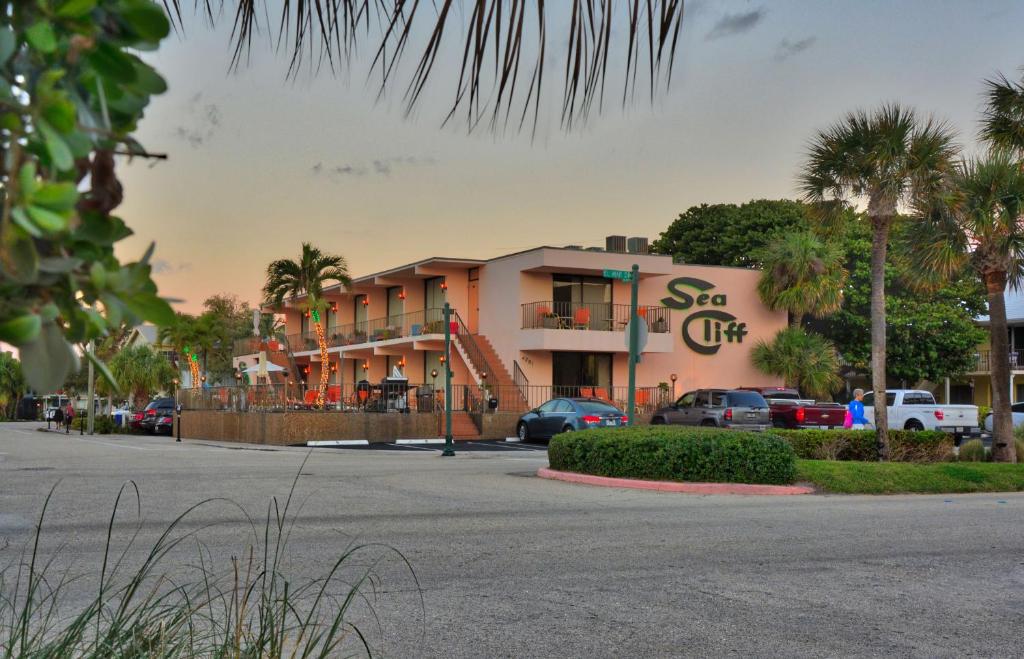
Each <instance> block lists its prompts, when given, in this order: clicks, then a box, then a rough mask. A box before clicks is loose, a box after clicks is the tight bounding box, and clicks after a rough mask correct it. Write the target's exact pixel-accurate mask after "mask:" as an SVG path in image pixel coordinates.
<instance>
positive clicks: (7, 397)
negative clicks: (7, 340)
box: [0, 352, 25, 419]
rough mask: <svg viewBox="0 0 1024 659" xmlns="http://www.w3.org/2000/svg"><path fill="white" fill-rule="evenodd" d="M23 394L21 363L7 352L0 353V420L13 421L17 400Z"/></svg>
mask: <svg viewBox="0 0 1024 659" xmlns="http://www.w3.org/2000/svg"><path fill="white" fill-rule="evenodd" d="M24 394H25V377H24V375H22V372H21V362H19V361H18V360H17V359H15V357H14V355H12V354H11V353H9V352H0V418H6V419H13V418H14V413H15V406H16V405H17V404H18V399H20V398H21V397H22V396H23V395H24Z"/></svg>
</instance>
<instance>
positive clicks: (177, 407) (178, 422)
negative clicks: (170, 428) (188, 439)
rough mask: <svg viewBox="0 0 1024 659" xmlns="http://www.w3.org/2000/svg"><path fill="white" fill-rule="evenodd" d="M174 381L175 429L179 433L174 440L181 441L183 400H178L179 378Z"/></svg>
mask: <svg viewBox="0 0 1024 659" xmlns="http://www.w3.org/2000/svg"><path fill="white" fill-rule="evenodd" d="M173 382H174V416H175V417H176V418H175V424H174V431H175V434H176V435H177V439H175V440H174V441H176V442H180V441H181V401H180V400H178V378H174V380H173Z"/></svg>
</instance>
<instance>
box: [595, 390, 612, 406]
mask: <svg viewBox="0 0 1024 659" xmlns="http://www.w3.org/2000/svg"><path fill="white" fill-rule="evenodd" d="M594 396H596V397H597V398H600V399H601V400H604V401H608V402H609V403H610V402H612V399H611V398H610V397H609V396H608V392H607V391H606V390H605V388H604V387H594Z"/></svg>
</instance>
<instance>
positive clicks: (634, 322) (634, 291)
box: [626, 263, 640, 426]
mask: <svg viewBox="0 0 1024 659" xmlns="http://www.w3.org/2000/svg"><path fill="white" fill-rule="evenodd" d="M639 293H640V266H639V265H637V264H636V263H634V264H633V271H632V274H631V275H630V283H629V324H627V325H626V327H628V328H629V392H628V393H627V403H626V404H627V405H628V406H629V409H628V410H627V411H626V414H627V416H628V418H629V425H630V426H632V425H633V417H634V415H635V410H636V362H637V353H638V352H640V319H639V318H638V317H637V303H638V299H637V298H638V297H639Z"/></svg>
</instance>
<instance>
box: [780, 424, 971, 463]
mask: <svg viewBox="0 0 1024 659" xmlns="http://www.w3.org/2000/svg"><path fill="white" fill-rule="evenodd" d="M769 432H770V433H771V434H773V435H778V436H779V437H781V438H783V439H785V440H786V441H787V442H789V443H790V445H791V446H792V447H793V450H794V451H796V455H797V457H798V458H800V459H802V460H859V461H864V462H875V461H877V460H878V449H877V447H876V442H877V439H876V437H875V431H874V430H813V429H802V430H782V429H774V430H771V431H769ZM952 453H953V436H952V435H949V434H947V433H944V432H941V431H938V430H920V431H917V430H890V431H889V459H890V460H891V461H892V462H942V461H944V460H948V459H949V458H950V456H951V455H952Z"/></svg>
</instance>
